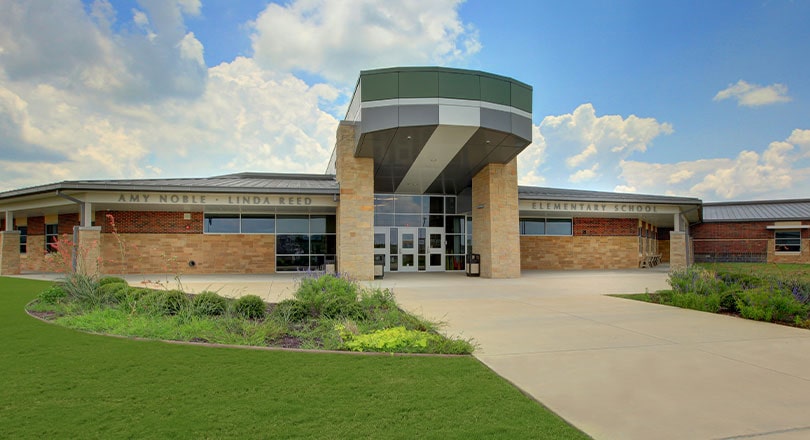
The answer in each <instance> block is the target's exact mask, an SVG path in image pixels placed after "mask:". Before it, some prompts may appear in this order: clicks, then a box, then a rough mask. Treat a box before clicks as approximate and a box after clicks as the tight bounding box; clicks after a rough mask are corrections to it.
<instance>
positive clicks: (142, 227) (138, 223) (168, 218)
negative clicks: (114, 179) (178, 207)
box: [60, 211, 203, 234]
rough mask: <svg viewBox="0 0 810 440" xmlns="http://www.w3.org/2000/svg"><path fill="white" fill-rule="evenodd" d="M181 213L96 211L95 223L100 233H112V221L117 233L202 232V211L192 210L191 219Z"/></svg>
mask: <svg viewBox="0 0 810 440" xmlns="http://www.w3.org/2000/svg"><path fill="white" fill-rule="evenodd" d="M183 214H184V213H182V212H163V211H98V212H96V223H95V224H96V226H101V232H102V233H112V232H113V227H112V222H114V223H115V230H116V231H117V232H118V233H119V234H202V232H203V213H202V212H192V213H191V220H184V219H183ZM60 230H61V229H60Z"/></svg>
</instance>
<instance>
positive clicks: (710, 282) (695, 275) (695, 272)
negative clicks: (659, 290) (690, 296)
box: [667, 266, 729, 295]
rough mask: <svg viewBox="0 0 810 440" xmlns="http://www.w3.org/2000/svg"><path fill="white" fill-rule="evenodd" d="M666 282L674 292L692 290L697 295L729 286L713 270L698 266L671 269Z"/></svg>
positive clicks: (726, 288)
mask: <svg viewBox="0 0 810 440" xmlns="http://www.w3.org/2000/svg"><path fill="white" fill-rule="evenodd" d="M667 282H668V283H669V285H670V286H672V290H673V292H674V293H676V294H677V293H686V292H692V293H696V294H698V295H709V294H711V293H716V292H722V291H725V290H728V289H729V286H728V285H727V284H726V283H724V282H723V280H722V279H720V278H719V277H718V276H717V274H716V273H715V272H713V271H709V270H706V269H703V268H701V267H698V266H690V267H688V268H686V269H682V270H674V271H672V272H671V273H670V274H669V279H668V280H667Z"/></svg>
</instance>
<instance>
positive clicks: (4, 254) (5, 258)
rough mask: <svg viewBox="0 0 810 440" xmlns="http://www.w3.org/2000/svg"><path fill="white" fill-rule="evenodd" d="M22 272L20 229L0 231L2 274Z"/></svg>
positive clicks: (0, 271)
mask: <svg viewBox="0 0 810 440" xmlns="http://www.w3.org/2000/svg"><path fill="white" fill-rule="evenodd" d="M19 274H20V231H2V232H0V275H19Z"/></svg>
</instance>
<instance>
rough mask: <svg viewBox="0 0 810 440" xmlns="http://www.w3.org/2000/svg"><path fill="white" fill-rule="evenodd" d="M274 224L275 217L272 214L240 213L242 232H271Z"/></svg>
mask: <svg viewBox="0 0 810 440" xmlns="http://www.w3.org/2000/svg"><path fill="white" fill-rule="evenodd" d="M275 226H276V219H275V216H273V215H261V214H242V233H243V234H272V233H273V232H275V229H276V228H275Z"/></svg>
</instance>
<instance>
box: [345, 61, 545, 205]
mask: <svg viewBox="0 0 810 440" xmlns="http://www.w3.org/2000/svg"><path fill="white" fill-rule="evenodd" d="M531 117H532V87H531V86H529V85H527V84H524V83H521V82H519V81H516V80H514V79H511V78H507V77H502V76H497V75H492V74H489V73H485V72H479V71H472V70H460V69H448V68H440V67H403V68H390V69H379V70H368V71H363V72H361V73H360V79H359V80H358V82H357V88H356V89H355V93H354V96H353V98H352V102H351V104H350V105H349V110H348V112H347V114H346V121H349V122H353V123H355V124H357V126H358V129H357V130H356V139H355V151H354V155H355V157H371V158H373V159H374V192H375V193H403V194H424V193H430V194H458V193H459V192H461V191H462V190H463V189H464V188H466V187H469V186H470V185H471V181H472V177H473V176H474V175H475V174H476V173H478V172H479V171H480V170H481V169H482V168H484V167H485V166H486V165H488V164H491V163H500V164H504V163H508V162H509V161H511V160H512V159H514V158H515V157H516V156H517V155H518V154H519V153H520V152H521V151H523V149H524V148H526V147H527V146H528V145H529V144H530V143H531V138H532V136H531V133H532V124H531ZM334 159H335V158H334V157H333V158H332V165H333V164H334ZM330 166H331V165H330Z"/></svg>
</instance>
